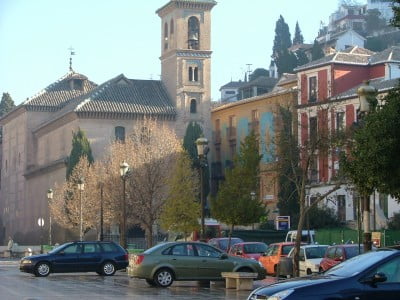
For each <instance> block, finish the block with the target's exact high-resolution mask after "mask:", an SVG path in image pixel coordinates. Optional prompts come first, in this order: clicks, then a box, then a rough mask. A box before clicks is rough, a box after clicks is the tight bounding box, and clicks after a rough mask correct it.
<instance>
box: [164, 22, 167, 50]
mask: <svg viewBox="0 0 400 300" xmlns="http://www.w3.org/2000/svg"><path fill="white" fill-rule="evenodd" d="M167 49H168V24H167V22H165V24H164V50H167Z"/></svg>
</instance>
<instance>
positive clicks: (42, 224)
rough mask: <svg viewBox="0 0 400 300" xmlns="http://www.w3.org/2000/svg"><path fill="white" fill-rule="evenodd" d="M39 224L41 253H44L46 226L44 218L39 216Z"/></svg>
mask: <svg viewBox="0 0 400 300" xmlns="http://www.w3.org/2000/svg"><path fill="white" fill-rule="evenodd" d="M37 222H38V225H39V227H40V253H41V254H43V226H44V219H43V218H39V219H38V220H37Z"/></svg>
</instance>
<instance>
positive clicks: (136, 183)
mask: <svg viewBox="0 0 400 300" xmlns="http://www.w3.org/2000/svg"><path fill="white" fill-rule="evenodd" d="M180 151H181V144H180V141H179V139H178V138H177V136H176V135H175V133H174V131H173V130H172V129H171V128H169V127H168V126H167V125H166V124H164V123H161V122H157V121H155V120H150V119H146V120H143V122H140V123H139V122H138V123H137V125H136V126H135V127H134V128H133V131H132V134H131V135H130V136H129V137H128V138H127V139H126V140H125V142H123V143H121V142H118V141H117V142H115V143H113V144H112V145H111V148H110V157H109V159H108V161H109V166H108V169H109V170H110V172H112V174H113V175H111V177H110V180H111V181H112V180H113V181H114V182H115V186H118V185H119V186H121V188H120V189H118V188H114V192H113V193H114V199H118V198H119V200H121V199H122V198H123V197H122V196H123V195H122V193H121V192H122V182H121V179H120V178H118V176H119V175H118V174H119V165H120V163H121V162H122V161H126V162H127V163H128V164H129V166H130V171H129V176H128V178H127V179H126V185H127V186H126V201H127V207H128V213H127V218H128V223H130V224H137V225H139V226H140V227H141V228H142V229H144V230H145V235H146V242H147V247H151V246H152V244H153V225H155V224H156V222H157V220H158V219H159V216H160V214H161V211H162V206H163V205H164V203H165V200H166V198H167V193H168V184H167V179H168V178H169V177H170V176H171V170H173V166H174V164H175V160H176V158H177V155H178V153H179V152H180ZM114 174H115V175H114ZM118 180H119V184H118V182H117V181H118ZM120 203H121V201H116V204H120ZM116 211H117V212H121V209H118V208H117V209H116Z"/></svg>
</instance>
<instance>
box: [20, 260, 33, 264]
mask: <svg viewBox="0 0 400 300" xmlns="http://www.w3.org/2000/svg"><path fill="white" fill-rule="evenodd" d="M31 263H32V261H31V260H30V259H23V260H22V261H21V264H31Z"/></svg>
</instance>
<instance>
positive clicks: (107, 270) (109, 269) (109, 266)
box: [101, 261, 116, 276]
mask: <svg viewBox="0 0 400 300" xmlns="http://www.w3.org/2000/svg"><path fill="white" fill-rule="evenodd" d="M115 271H116V270H115V265H114V263H113V262H111V261H106V262H105V263H103V265H102V266H101V273H102V274H103V275H104V276H112V275H114V273H115Z"/></svg>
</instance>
